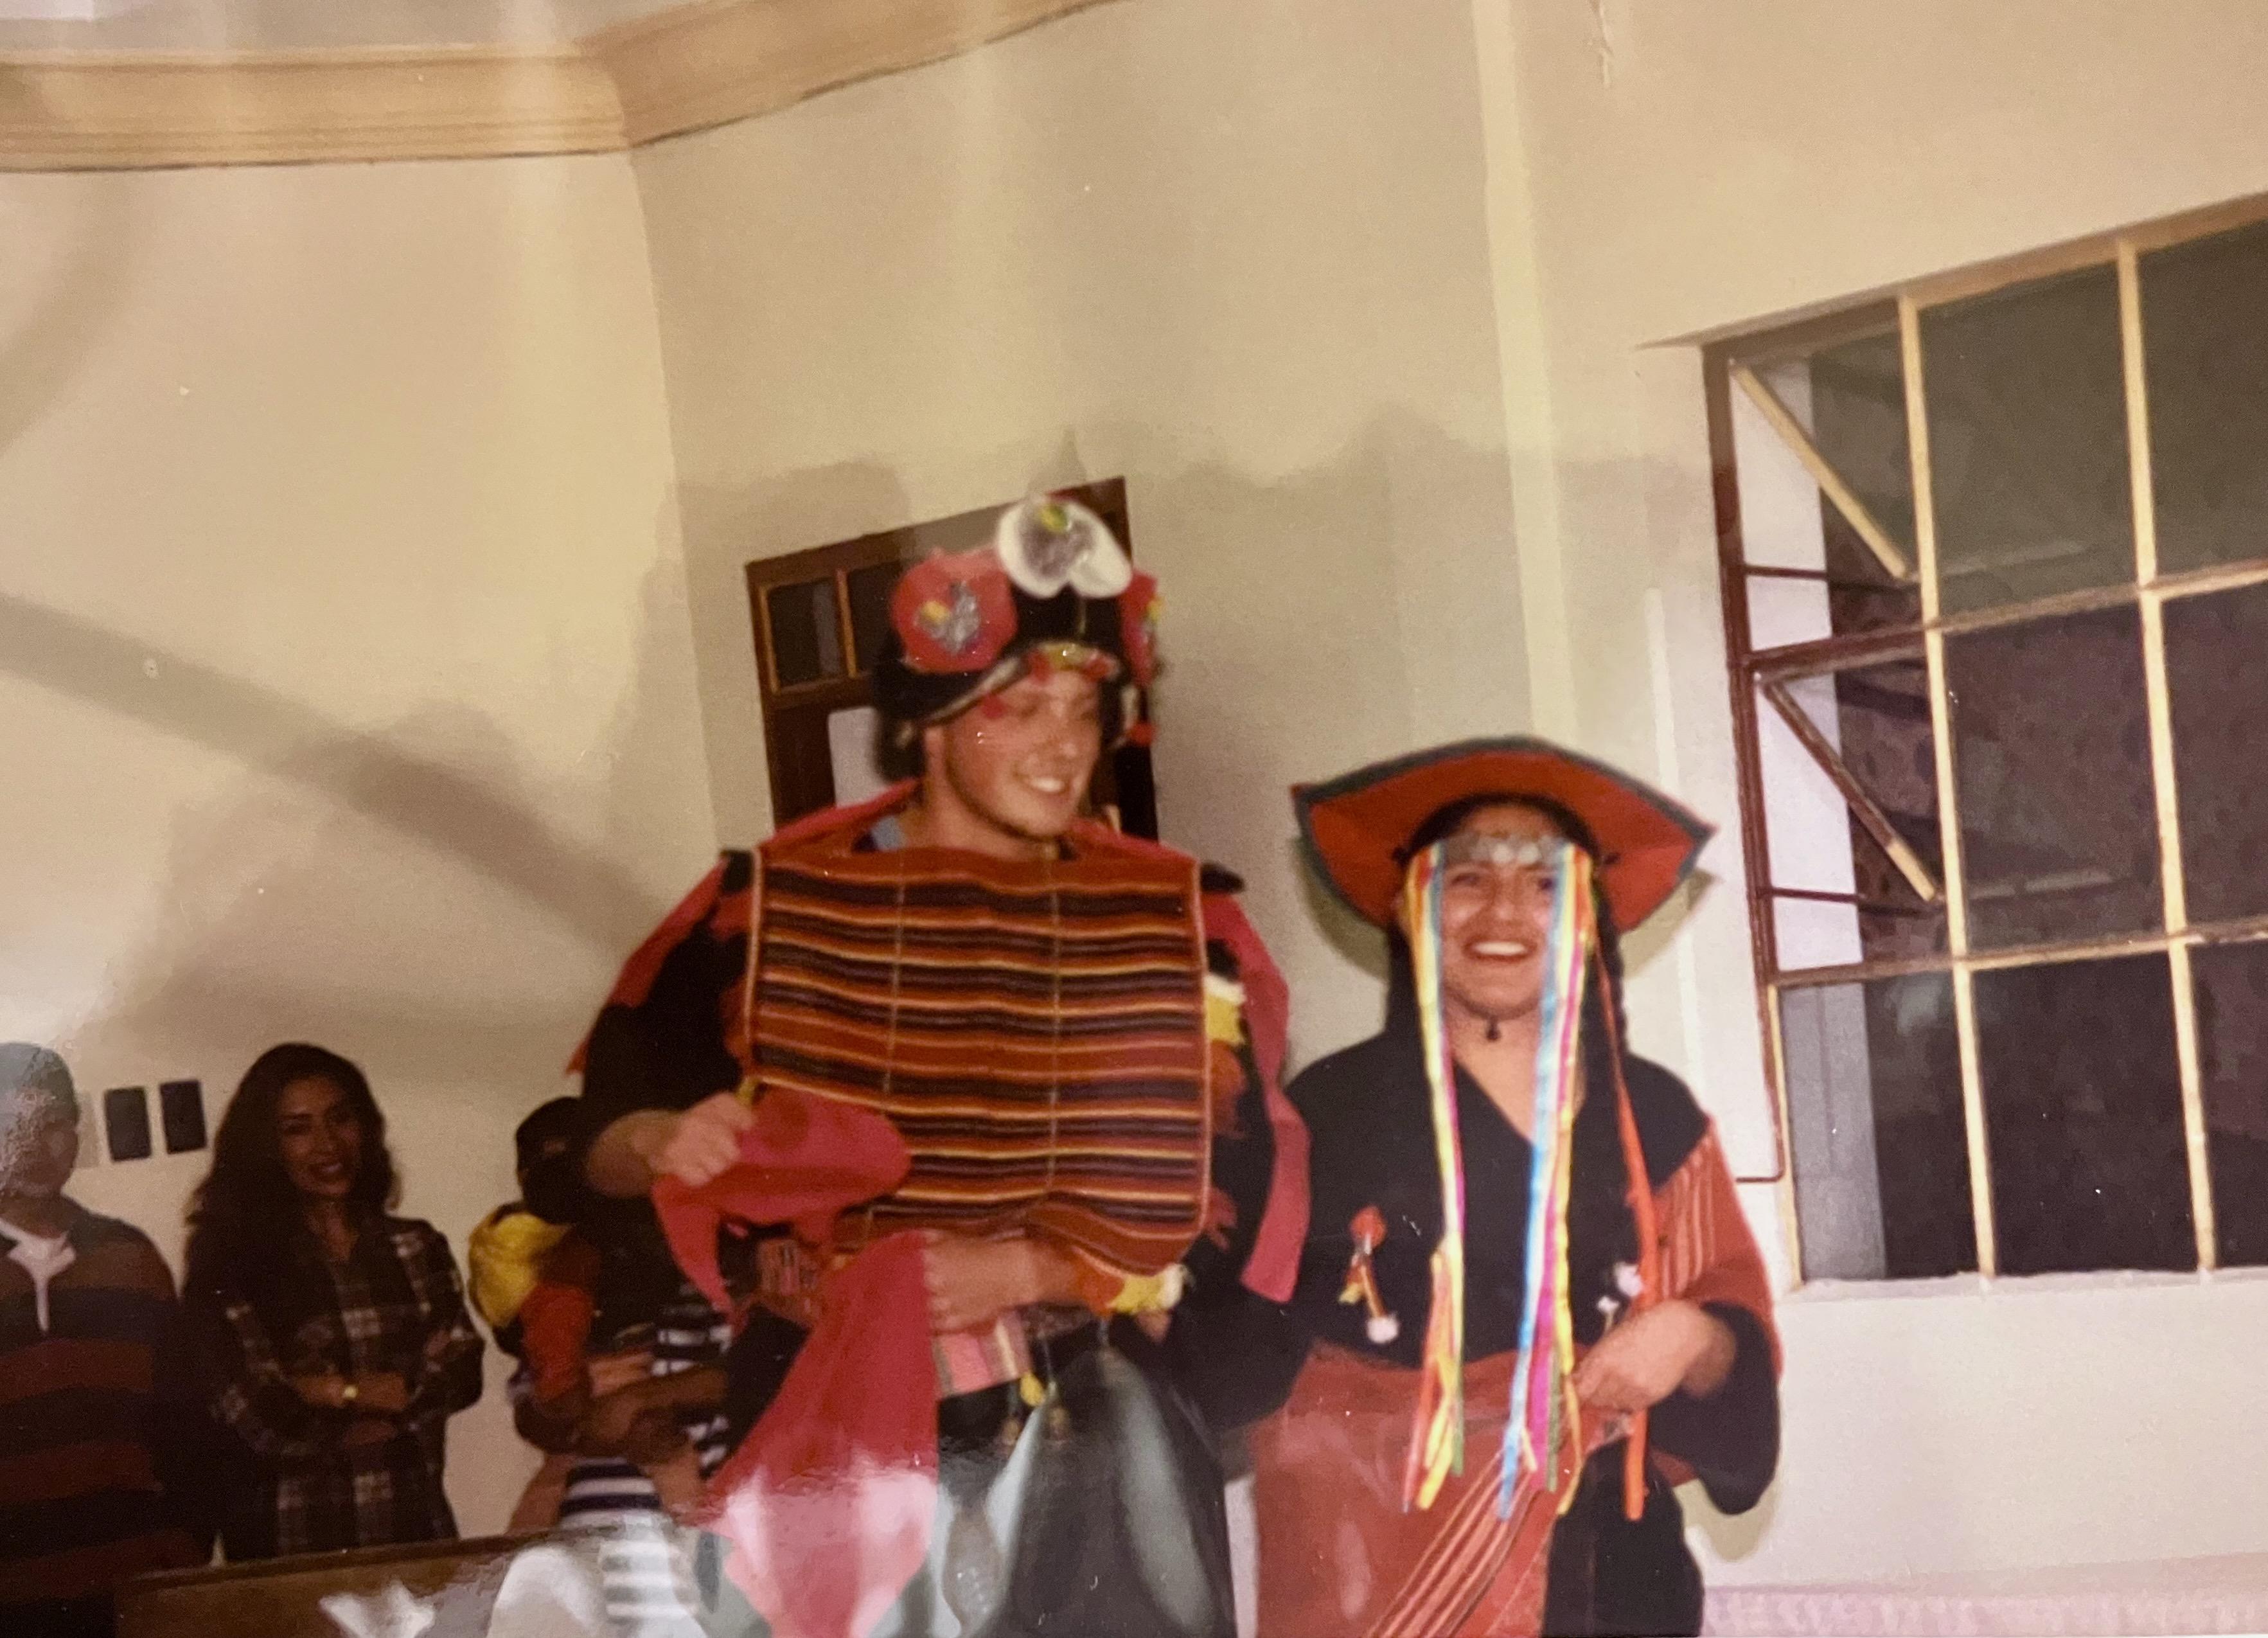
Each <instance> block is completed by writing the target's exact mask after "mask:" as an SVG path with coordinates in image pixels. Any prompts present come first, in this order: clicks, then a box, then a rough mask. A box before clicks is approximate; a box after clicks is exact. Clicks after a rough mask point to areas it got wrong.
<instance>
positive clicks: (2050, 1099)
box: [1976, 955, 2197, 1274]
mask: <svg viewBox="0 0 2268 1638" xmlns="http://www.w3.org/2000/svg"><path fill="white" fill-rule="evenodd" d="M1976 985H1977V1059H1978V1067H1979V1069H1980V1071H1981V1073H1982V1077H1983V1083H1984V1092H1985V1133H1986V1137H1985V1141H1986V1143H1987V1144H1988V1146H1989V1149H1988V1153H1989V1154H1990V1155H1991V1157H1992V1220H1993V1224H1994V1228H1995V1231H1996V1233H1997V1234H1998V1236H1999V1259H2000V1269H2001V1272H2002V1273H2011V1274H2043V1273H2057V1272H2059V1271H2072V1270H2082V1269H2098V1268H2194V1267H2196V1266H2197V1237H2196V1229H2195V1227H2194V1225H2193V1222H2192V1220H2191V1215H2190V1181H2189V1157H2188V1151H2187V1148H2186V1147H2185V1145H2184V1143H2183V1138H2182V1094H2181V1080H2180V1074H2179V1071H2178V1068H2177V1066H2176V1059H2175V1054H2174V1002H2173V985H2172V979H2171V977H2170V975H2169V971H2168V969H2167V964H2166V958H2165V957H2164V956H2161V955H2153V956H2122V957H2119V958H2117V959H2116V960H2112V961H2087V962H2059V963H2054V964H2052V965H2050V966H2043V967H2020V968H2013V969H2008V970H2001V971H1994V972H1980V973H1978V974H1977V978H1976Z"/></svg>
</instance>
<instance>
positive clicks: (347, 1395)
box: [339, 1382, 362, 1411]
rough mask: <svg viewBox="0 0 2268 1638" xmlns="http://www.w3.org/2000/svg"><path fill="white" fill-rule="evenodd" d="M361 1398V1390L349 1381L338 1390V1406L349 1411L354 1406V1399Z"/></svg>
mask: <svg viewBox="0 0 2268 1638" xmlns="http://www.w3.org/2000/svg"><path fill="white" fill-rule="evenodd" d="M359 1398H362V1390H361V1389H360V1388H357V1387H356V1386H355V1385H354V1383H351V1382H350V1383H347V1384H346V1386H344V1387H342V1388H341V1389H340V1390H339V1408H340V1409H342V1410H348V1411H350V1410H352V1409H354V1407H355V1401H356V1400H357V1399H359Z"/></svg>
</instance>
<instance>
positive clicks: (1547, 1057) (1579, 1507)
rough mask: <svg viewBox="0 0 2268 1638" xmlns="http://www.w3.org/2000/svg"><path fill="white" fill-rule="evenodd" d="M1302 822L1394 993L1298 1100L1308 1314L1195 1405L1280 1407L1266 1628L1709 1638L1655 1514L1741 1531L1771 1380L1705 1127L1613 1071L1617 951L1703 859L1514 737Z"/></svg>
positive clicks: (1268, 1327) (1348, 782) (1234, 1410)
mask: <svg viewBox="0 0 2268 1638" xmlns="http://www.w3.org/2000/svg"><path fill="white" fill-rule="evenodd" d="M1294 794H1295V800H1296V801H1297V805H1298V808H1299V812H1300V823H1301V829H1302V833H1303V837H1304V840H1305V842H1306V845H1307V852H1308V853H1309V856H1310V858H1311V860H1312V861H1313V862H1314V865H1315V867H1317V869H1318V870H1319V871H1320V873H1321V874H1322V877H1323V879H1324V880H1325V881H1326V882H1328V883H1329V885H1330V887H1331V888H1332V889H1333V890H1334V891H1335V892H1336V893H1337V895H1338V896H1340V897H1341V898H1343V899H1344V901H1345V902H1346V903H1347V904H1349V905H1351V907H1352V908H1353V909H1354V910H1355V911H1357V912H1358V913H1359V914H1360V915H1362V916H1363V917H1364V918H1365V919H1367V920H1369V921H1370V922H1372V923H1373V924H1374V925H1376V926H1380V927H1381V928H1383V929H1384V930H1385V931H1386V933H1387V936H1388V943H1389V946H1390V948H1391V954H1392V961H1393V976H1392V988H1391V992H1390V998H1389V1001H1388V1016H1387V1022H1386V1027H1385V1029H1383V1030H1381V1032H1380V1033H1379V1034H1378V1035H1376V1036H1374V1037H1371V1038H1370V1039H1369V1040H1367V1041H1365V1042H1363V1043H1362V1044H1359V1045H1357V1046H1354V1047H1351V1048H1350V1049H1348V1050H1347V1051H1343V1052H1340V1053H1337V1054H1336V1055H1335V1056H1333V1057H1330V1058H1328V1059H1323V1060H1322V1062H1320V1063H1317V1064H1315V1065H1314V1066H1312V1067H1310V1068H1309V1069H1307V1071H1306V1072H1305V1073H1304V1074H1301V1075H1300V1077H1299V1078H1298V1079H1297V1081H1294V1082H1293V1084H1292V1087H1291V1088H1290V1096H1291V1098H1292V1102H1293V1104H1294V1106H1295V1107H1296V1108H1297V1109H1298V1110H1299V1112H1300V1115H1301V1116H1302V1117H1303V1118H1305V1121H1306V1124H1307V1127H1308V1129H1309V1133H1310V1134H1311V1142H1312V1162H1311V1164H1312V1170H1311V1182H1312V1197H1311V1198H1312V1213H1311V1216H1310V1220H1309V1229H1308V1235H1307V1241H1306V1243H1305V1247H1304V1250H1303V1253H1302V1257H1301V1261H1300V1273H1299V1276H1298V1280H1297V1284H1296V1288H1295V1290H1294V1294H1293V1296H1292V1301H1291V1302H1290V1304H1289V1305H1288V1306H1287V1307H1285V1308H1281V1309H1274V1310H1269V1309H1266V1308H1265V1307H1264V1305H1254V1307H1253V1308H1252V1310H1251V1311H1250V1312H1249V1313H1248V1316H1247V1317H1246V1318H1247V1324H1248V1327H1249V1333H1250V1334H1248V1336H1247V1337H1246V1338H1245V1339H1244V1340H1245V1341H1246V1343H1247V1344H1248V1346H1246V1347H1242V1348H1236V1349H1232V1350H1230V1351H1233V1352H1235V1353H1236V1354H1239V1356H1240V1358H1241V1365H1240V1366H1238V1367H1237V1368H1236V1370H1235V1371H1234V1373H1233V1376H1234V1377H1235V1379H1236V1380H1238V1381H1240V1382H1241V1384H1242V1386H1241V1394H1242V1396H1243V1399H1244V1402H1243V1404H1242V1406H1241V1409H1240V1408H1239V1407H1235V1406H1226V1407H1225V1406H1224V1401H1223V1391H1221V1390H1219V1389H1216V1390H1215V1391H1213V1392H1212V1393H1211V1395H1210V1396H1209V1397H1210V1398H1211V1400H1212V1404H1211V1407H1210V1408H1211V1409H1212V1410H1213V1411H1214V1412H1215V1413H1216V1415H1219V1414H1221V1413H1223V1411H1224V1408H1226V1411H1227V1414H1226V1420H1241V1419H1242V1417H1243V1416H1248V1415H1250V1414H1251V1413H1253V1412H1254V1411H1255V1410H1256V1409H1260V1408H1264V1407H1265V1406H1268V1405H1269V1404H1270V1402H1271V1401H1273V1400H1275V1399H1277V1398H1280V1397H1282V1396H1284V1395H1285V1394H1286V1392H1287V1391H1288V1402H1287V1403H1285V1404H1284V1406H1283V1408H1282V1410H1281V1411H1280V1412H1279V1413H1277V1414H1275V1415H1273V1416H1271V1417H1270V1418H1269V1419H1268V1420H1265V1421H1264V1422H1263V1423H1261V1424H1260V1426H1258V1427H1257V1428H1256V1429H1255V1430H1254V1434H1253V1439H1252V1446H1253V1457H1254V1462H1255V1467H1256V1486H1255V1497H1256V1508H1257V1511H1258V1529H1259V1577H1260V1581H1259V1609H1260V1631H1261V1633H1262V1634H1263V1635H1264V1638H1294V1635H1296V1638H1329V1634H1341V1633H1344V1634H1374V1635H1377V1638H1388V1635H1389V1634H1406V1635H1408V1638H1449V1635H1450V1634H1458V1635H1460V1638H1478V1635H1481V1634H1487V1635H1489V1638H1498V1635H1500V1634H1533V1633H1536V1632H1539V1631H1543V1632H1551V1633H1693V1632H1697V1631H1698V1630H1699V1626H1700V1619H1701V1584H1700V1576H1699V1573H1698V1571H1697V1568H1696V1566H1695V1564H1694V1561H1693V1559H1692V1557H1691V1555H1690V1553H1688V1551H1687V1550H1686V1546H1685V1543H1684V1532H1683V1523H1684V1521H1683V1515H1682V1513H1681V1511H1680V1509H1679V1506H1678V1502H1677V1500H1676V1497H1675V1495H1674V1494H1672V1490H1671V1487H1672V1486H1673V1485H1674V1484H1676V1483H1679V1482H1683V1480H1685V1479H1690V1478H1697V1479H1699V1480H1700V1481H1701V1483H1702V1485H1703V1486H1704V1487H1705V1489H1706V1491H1707V1493H1708V1494H1709V1497H1710V1499H1711V1501H1712V1502H1713V1503H1714V1504H1715V1505H1716V1506H1717V1507H1718V1508H1719V1509H1722V1510H1724V1511H1727V1512H1735V1513H1737V1512H1741V1511H1743V1510H1745V1509H1748V1508H1749V1507H1752V1506H1754V1505H1755V1503H1756V1501H1757V1499H1758V1498H1759V1497H1760V1496H1761V1495H1762V1494H1763V1492H1764V1487H1765V1486H1766V1485H1767V1484H1768V1483H1769V1482H1770V1481H1771V1475H1772V1469H1773V1466H1774V1464H1775V1462H1776V1460H1777V1457H1778V1428H1779V1408H1778V1341H1777V1339H1776V1337H1775V1334H1774V1332H1773V1328H1772V1317H1771V1295H1770V1288H1769V1285H1768V1282H1767V1280H1766V1276H1765V1273H1764V1266H1763V1265H1762V1262H1761V1261H1760V1259H1759V1258H1758V1257H1757V1254H1756V1246H1755V1243H1754V1242H1753V1241H1752V1240H1751V1238H1750V1236H1749V1230H1748V1228H1747V1224H1746V1222H1745V1221H1744V1220H1743V1218H1742V1214H1741V1208H1740V1203H1739V1200H1738V1199H1737V1198H1736V1196H1735V1193H1734V1187H1733V1182H1732V1177H1731V1175H1730V1173H1729V1171H1728V1170H1727V1166H1726V1163H1725V1160H1724V1156H1723V1155H1722V1154H1721V1152H1720V1151H1719V1147H1718V1145H1717V1140H1716V1138H1715V1136H1714V1134H1713V1133H1712V1129H1711V1127H1710V1124H1709V1121H1708V1119H1707V1118H1706V1117H1705V1116H1704V1115H1703V1113H1702V1112H1701V1110H1700V1109H1699V1108H1698V1107H1697V1105H1696V1104H1695V1103H1694V1101H1693V1097H1692V1095H1691V1094H1690V1092H1688V1091H1687V1090H1686V1088H1685V1087H1684V1085H1683V1083H1682V1082H1680V1081H1678V1079H1677V1078H1676V1077H1675V1075H1673V1074H1670V1073H1669V1072H1668V1071H1667V1070H1665V1069H1662V1068H1661V1067H1659V1066H1656V1065H1653V1064H1650V1063H1647V1062H1646V1061H1645V1060H1643V1059H1638V1058H1633V1057H1631V1056H1630V1055H1629V1053H1628V1052H1627V1051H1625V1049H1624V1038H1625V1037H1624V1025H1623V1017H1622V973H1621V963H1620V958H1619V953H1618V948H1617V933H1618V931H1619V930H1622V929H1626V928H1630V927H1635V926H1638V924H1639V923H1640V922H1642V921H1644V920H1645V919H1646V918H1647V917H1648V916H1650V915H1652V914H1653V912H1654V911H1656V910H1658V909H1659V908H1660V907H1661V904H1662V903H1663V902H1664V901H1665V900H1666V899H1667V898H1668V896H1670V894H1671V893H1672V892H1673V891H1674V890H1675V888H1676V886H1677V884H1678V883H1679V882H1680V881H1682V880H1683V877H1684V875H1685V874H1686V872H1687V871H1688V870H1689V869H1690V867H1691V865H1692V862H1693V860H1694V857H1695V855H1696V854H1697V852H1698V851H1699V849H1700V846H1701V844H1702V842H1703V841H1704V840H1705V838H1706V837H1707V835H1708V830H1707V828H1706V827H1705V826H1704V825H1703V824H1702V823H1699V822H1698V821H1697V820H1696V819H1694V818H1693V817H1692V815H1690V814H1688V813H1687V812H1686V811H1685V810H1684V809H1683V808H1680V807H1679V806H1678V805H1677V804H1676V803H1675V802H1673V801H1670V800H1669V799H1668V798H1667V797H1664V796H1661V795H1660V794H1658V793H1654V792H1652V791H1649V790H1647V789H1646V788H1645V787H1643V786H1639V785H1638V784H1637V783H1635V782H1634V781H1632V780H1630V779H1627V778H1624V777H1623V776H1621V775H1619V774H1617V773H1616V772H1614V771H1611V770H1609V769H1606V768H1603V767H1601V766H1599V765H1598V764H1594V763H1591V762H1588V761H1587V760H1585V759H1583V758H1581V757H1579V756H1573V755H1571V754H1569V753H1567V752H1565V751H1562V750H1559V749H1556V748H1554V747H1552V746H1550V745H1547V744H1544V743H1542V742H1537V741H1534V740H1525V739H1506V740H1493V741H1485V742H1469V743H1466V744H1461V745H1453V746H1448V747H1445V748H1442V749H1436V750H1432V751H1426V752H1423V753H1420V754H1418V755H1417V756H1408V757H1403V758H1400V759H1398V760H1395V761H1393V762H1389V763H1385V764H1379V765H1376V766H1373V767H1368V768H1364V769H1361V770H1359V771H1356V772H1354V773H1351V774H1348V775H1346V776H1344V778H1338V779H1334V780H1331V781H1329V783H1327V784H1323V785H1320V786H1308V787H1304V788H1302V789H1300V791H1298V792H1296V793H1294ZM1641 1175H1642V1176H1641ZM1221 1342H1222V1345H1223V1347H1224V1348H1227V1347H1228V1345H1229V1343H1230V1339H1229V1338H1227V1337H1226V1336H1224V1337H1223V1338H1222V1339H1221ZM1295 1376H1296V1381H1294V1380H1293V1379H1294V1377H1295ZM1229 1397H1231V1398H1233V1397H1235V1396H1234V1395H1230V1396H1229Z"/></svg>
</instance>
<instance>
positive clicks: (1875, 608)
mask: <svg viewBox="0 0 2268 1638" xmlns="http://www.w3.org/2000/svg"><path fill="white" fill-rule="evenodd" d="M1811 419H1812V441H1813V442H1814V443H1815V444H1816V445H1817V446H1819V453H1820V454H1822V455H1823V456H1825V457H1826V460H1827V464H1828V465H1829V466H1830V467H1832V468H1833V469H1835V472H1836V474H1837V476H1839V477H1841V478H1842V480H1843V481H1844V482H1845V483H1847V484H1849V485H1850V486H1851V489H1852V492H1853V493H1855V494H1856V495H1857V496H1858V497H1859V500H1860V501H1862V502H1863V503H1865V505H1866V508H1867V511H1868V512H1869V513H1872V514H1873V516H1874V520H1875V521H1876V522H1877V523H1880V524H1881V526H1882V528H1883V531H1884V532H1885V533H1886V534H1888V535H1889V537H1890V539H1891V540H1892V541H1893V542H1896V545H1897V546H1898V548H1899V550H1901V551H1903V552H1904V554H1905V560H1906V562H1907V563H1908V564H1913V563H1914V562H1916V561H1917V558H1916V556H1915V551H1914V543H1913V541H1914V511H1913V459H1912V455H1911V446H1910V445H1909V444H1908V442H1907V440H1906V382H1905V369H1904V365H1903V363H1902V361H1901V359H1900V357H1899V349H1898V338H1897V336H1896V333H1895V332H1892V333H1891V334H1889V335H1885V336H1867V337H1865V338H1864V339H1862V340H1859V341H1852V342H1845V343H1843V344H1842V345H1841V346H1839V347H1830V348H1827V349H1825V350H1823V351H1820V352H1815V353H1814V354H1813V355H1812V356H1811ZM1819 519H1820V524H1821V527H1822V529H1823V534H1824V544H1825V547H1826V553H1825V556H1826V568H1827V574H1828V581H1827V588H1828V603H1829V605H1830V609H1831V610H1832V614H1831V623H1832V625H1833V628H1834V630H1835V631H1837V632H1838V633H1839V632H1845V631H1879V630H1881V629H1883V628H1884V627H1889V626H1912V625H1918V624H1919V623H1920V622H1921V585H1920V582H1919V581H1918V580H1916V579H1906V580H1904V581H1900V580H1897V579H1893V578H1892V577H1891V574H1890V572H1889V570H1888V569H1886V568H1884V567H1883V566H1882V563H1881V559H1880V558H1879V557H1875V556H1874V552H1873V551H1872V550H1870V549H1869V548H1868V547H1867V542H1865V540H1864V539H1862V538H1861V537H1860V535H1859V532H1858V531H1857V530H1856V529H1854V528H1852V527H1851V525H1850V524H1849V523H1848V522H1846V521H1845V519H1844V517H1843V513H1841V512H1840V511H1839V510H1838V509H1837V507H1836V505H1835V504H1834V503H1833V502H1832V501H1830V500H1829V499H1828V498H1827V497H1826V496H1825V495H1822V496H1820V498H1819Z"/></svg>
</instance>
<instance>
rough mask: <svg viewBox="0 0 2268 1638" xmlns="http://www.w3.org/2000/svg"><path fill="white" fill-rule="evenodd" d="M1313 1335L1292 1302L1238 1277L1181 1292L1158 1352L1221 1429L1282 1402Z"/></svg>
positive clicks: (1268, 1411)
mask: <svg viewBox="0 0 2268 1638" xmlns="http://www.w3.org/2000/svg"><path fill="white" fill-rule="evenodd" d="M1312 1340H1313V1339H1312V1337H1311V1335H1310V1333H1309V1332H1308V1329H1307V1326H1306V1325H1305V1324H1301V1323H1300V1317H1299V1311H1298V1310H1296V1309H1295V1308H1292V1307H1290V1306H1287V1305H1285V1304H1284V1303H1280V1302H1269V1301H1268V1300H1267V1298H1265V1297H1263V1296H1258V1295H1255V1294H1254V1293H1252V1292H1250V1291H1248V1290H1247V1289H1245V1288H1243V1287H1242V1286H1241V1285H1240V1286H1236V1287H1234V1288H1232V1289H1231V1290H1229V1291H1227V1292H1226V1293H1222V1294H1216V1295H1213V1296H1212V1297H1211V1299H1210V1300H1208V1299H1207V1298H1206V1297H1204V1296H1203V1295H1198V1294H1196V1293H1192V1294H1191V1295H1190V1296H1189V1297H1188V1298H1185V1299H1184V1300H1183V1301H1182V1305H1181V1307H1180V1308H1178V1309H1176V1310H1175V1313H1174V1324H1173V1327H1172V1329H1171V1330H1169V1331H1167V1333H1166V1345H1165V1353H1166V1358H1167V1361H1168V1362H1169V1365H1170V1367H1171V1369H1172V1370H1173V1373H1174V1378H1175V1381H1176V1382H1177V1383H1179V1384H1180V1385H1181V1388H1182V1391H1183V1392H1184V1393H1186V1394H1188V1395H1189V1398H1190V1400H1191V1402H1192V1403H1194V1404H1195V1405H1196V1406H1197V1409H1198V1410H1199V1411H1200V1412H1201V1413H1203V1414H1204V1419H1205V1422H1206V1424H1207V1426H1209V1427H1211V1428H1212V1430H1213V1432H1214V1433H1215V1434H1216V1435H1223V1434H1226V1433H1228V1432H1230V1431H1231V1430H1232V1429H1234V1428H1243V1427H1248V1426H1249V1425H1250V1424H1251V1423H1254V1422H1256V1421H1258V1420H1260V1419H1261V1418H1262V1417H1263V1416H1269V1415H1272V1414H1273V1413H1275V1412H1277V1411H1278V1410H1281V1409H1282V1408H1283V1406H1284V1402H1285V1400H1286V1399H1288V1398H1291V1397H1292V1383H1294V1382H1295V1381H1297V1380H1298V1379H1299V1375H1300V1367H1301V1366H1303V1365H1305V1364H1306V1363H1307V1347H1308V1344H1309V1343H1310V1342H1311V1341H1312Z"/></svg>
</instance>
